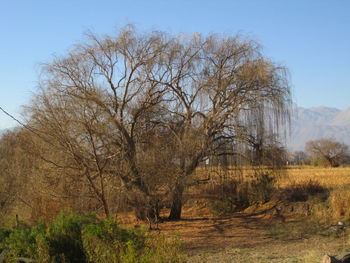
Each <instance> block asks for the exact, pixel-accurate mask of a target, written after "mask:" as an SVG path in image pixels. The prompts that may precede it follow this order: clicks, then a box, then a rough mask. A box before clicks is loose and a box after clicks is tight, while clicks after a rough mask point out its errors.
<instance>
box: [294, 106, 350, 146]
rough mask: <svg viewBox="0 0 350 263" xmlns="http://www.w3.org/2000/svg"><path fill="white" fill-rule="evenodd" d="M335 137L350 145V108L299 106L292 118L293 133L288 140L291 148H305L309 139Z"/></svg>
mask: <svg viewBox="0 0 350 263" xmlns="http://www.w3.org/2000/svg"><path fill="white" fill-rule="evenodd" d="M319 138H335V139H336V140H338V141H341V142H344V143H346V144H348V145H350V108H348V109H346V110H343V111H341V110H338V109H336V108H328V107H317V108H311V109H305V108H297V110H296V112H295V114H294V115H293V118H292V134H291V137H290V139H289V140H288V141H287V147H288V149H290V150H303V149H304V147H305V143H306V142H307V141H309V140H315V139H319Z"/></svg>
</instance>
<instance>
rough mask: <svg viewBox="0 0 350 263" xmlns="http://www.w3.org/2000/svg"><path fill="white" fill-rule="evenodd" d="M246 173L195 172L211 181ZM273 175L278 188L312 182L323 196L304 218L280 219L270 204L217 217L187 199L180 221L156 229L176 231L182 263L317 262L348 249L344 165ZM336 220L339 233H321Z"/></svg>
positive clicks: (347, 170)
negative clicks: (323, 190) (185, 260)
mask: <svg viewBox="0 0 350 263" xmlns="http://www.w3.org/2000/svg"><path fill="white" fill-rule="evenodd" d="M252 174H254V171H252V170H251V169H245V170H244V169H243V170H242V169H240V170H233V169H229V170H228V171H226V172H225V171H223V170H220V169H216V168H199V169H198V170H197V175H198V176H199V177H200V178H209V179H210V180H209V182H210V183H212V184H219V183H220V182H221V183H222V182H223V181H225V180H228V181H229V180H230V179H233V178H237V177H241V178H243V180H251V179H252V178H253V177H252ZM276 179H277V180H276V184H275V186H276V187H277V188H279V189H284V188H288V187H292V186H295V185H299V186H303V185H307V184H308V183H309V182H310V181H312V182H313V183H314V184H316V185H320V186H322V187H324V188H326V189H329V198H328V199H327V200H326V201H325V202H324V203H322V204H314V205H315V207H316V209H314V210H315V212H313V214H312V215H311V216H309V217H305V216H300V215H299V216H298V215H294V214H293V213H290V214H284V218H283V220H281V218H280V217H279V216H278V215H276V212H275V211H274V210H273V209H269V206H270V207H273V206H274V204H273V203H268V204H266V205H264V206H261V207H258V208H257V210H255V211H254V210H251V209H247V210H246V211H245V212H239V213H234V214H233V215H232V216H228V217H221V218H220V217H215V216H213V215H212V214H210V212H209V209H208V207H206V206H205V205H204V204H203V203H201V202H196V204H197V206H193V203H191V202H187V204H186V205H185V207H184V213H183V219H182V220H180V221H178V222H165V223H162V224H160V232H161V233H166V234H167V233H171V232H177V233H178V234H179V236H180V238H181V239H182V242H183V247H184V249H185V252H186V254H187V255H188V256H189V258H188V262H217V263H221V262H261V263H262V262H275V263H282V262H286V263H287V262H304V263H318V262H321V258H322V257H323V256H324V255H325V254H330V255H335V254H340V253H343V252H348V251H350V238H349V233H350V231H348V229H347V226H348V225H349V228H350V220H349V219H350V191H349V189H350V167H338V168H319V167H312V166H290V167H288V168H287V169H285V170H284V171H283V172H282V173H281V174H280V175H278V176H276ZM313 202H315V201H313ZM316 202H317V201H316ZM198 204H199V205H198ZM317 217H320V218H317ZM322 218H324V219H326V220H323V225H319V224H318V222H319V221H318V219H322ZM338 220H342V221H344V222H345V225H346V227H345V231H344V232H342V233H341V234H339V235H338V234H334V233H332V232H327V231H328V227H329V225H330V224H336V223H337V222H338ZM320 221H322V220H320Z"/></svg>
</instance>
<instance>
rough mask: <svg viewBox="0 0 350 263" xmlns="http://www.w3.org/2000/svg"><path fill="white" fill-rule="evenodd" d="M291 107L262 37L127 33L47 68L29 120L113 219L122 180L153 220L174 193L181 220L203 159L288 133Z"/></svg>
mask: <svg viewBox="0 0 350 263" xmlns="http://www.w3.org/2000/svg"><path fill="white" fill-rule="evenodd" d="M290 106H291V95H290V88H289V83H288V78H287V74H286V69H285V68H284V67H282V66H279V65H277V64H275V63H273V62H272V61H271V60H269V59H267V58H265V57H264V56H263V55H262V54H261V50H260V46H259V45H258V44H257V43H256V42H254V41H250V40H247V39H244V38H242V37H240V36H234V37H219V36H216V35H210V36H208V37H205V38H204V37H201V36H200V35H198V34H194V35H191V36H186V35H179V36H171V35H169V34H167V33H162V32H146V33H138V32H136V31H135V30H134V29H133V28H132V27H125V28H124V29H122V30H121V31H120V32H119V33H118V35H117V36H116V37H111V36H104V37H97V36H95V35H93V34H90V35H89V37H88V41H87V42H86V43H82V44H80V45H77V46H76V47H75V48H74V49H72V50H71V51H70V52H69V54H68V55H66V56H64V57H58V58H55V59H54V60H53V61H52V62H51V63H49V64H47V65H45V66H44V67H43V74H42V79H41V82H40V89H39V91H38V93H37V94H36V97H35V99H34V100H33V103H32V104H31V105H30V107H29V109H30V115H29V124H30V126H31V127H34V128H35V129H36V131H37V132H40V133H41V136H42V137H43V138H45V141H47V142H49V143H50V144H51V145H53V146H54V148H55V149H56V150H57V151H61V152H62V153H64V154H65V156H66V159H65V162H64V163H53V165H55V166H57V167H62V166H65V167H67V170H69V173H70V175H71V176H76V177H77V178H85V179H86V182H88V184H89V186H90V188H91V191H92V192H93V193H94V194H95V196H96V198H97V199H98V200H99V202H100V203H101V205H102V206H103V208H104V212H105V214H106V215H108V214H109V213H110V212H109V211H110V205H111V204H110V203H109V202H108V194H107V193H106V191H107V189H109V184H111V183H113V182H114V181H115V180H117V179H118V180H119V181H120V182H121V184H122V185H123V187H124V188H125V190H126V191H127V192H129V193H133V194H132V195H131V194H130V199H134V203H133V204H134V205H135V207H142V208H144V210H145V212H144V213H145V217H152V216H154V213H157V212H154V211H155V209H154V207H155V205H156V203H157V201H156V200H155V197H154V196H155V193H156V192H159V191H160V190H161V191H165V189H167V190H168V192H169V196H170V198H171V203H172V205H171V212H170V215H169V218H170V219H179V218H180V217H181V208H182V195H183V192H184V190H185V189H186V186H187V185H188V181H189V178H190V176H191V175H192V174H193V172H194V170H195V169H196V167H198V165H199V164H200V162H202V161H203V160H204V159H205V158H207V157H208V156H210V155H214V154H217V153H218V150H219V149H222V148H223V147H222V146H223V145H225V144H230V145H235V147H231V148H230V149H231V154H239V149H241V148H242V147H240V145H246V144H248V143H249V141H251V140H252V137H253V138H254V137H258V136H259V135H261V134H263V133H267V132H269V133H278V132H279V127H285V125H286V124H288V120H289V109H290ZM53 146H52V147H53ZM157 154H158V155H159V156H158V158H157ZM132 196H133V197H132ZM135 196H137V197H135ZM152 211H153V212H152Z"/></svg>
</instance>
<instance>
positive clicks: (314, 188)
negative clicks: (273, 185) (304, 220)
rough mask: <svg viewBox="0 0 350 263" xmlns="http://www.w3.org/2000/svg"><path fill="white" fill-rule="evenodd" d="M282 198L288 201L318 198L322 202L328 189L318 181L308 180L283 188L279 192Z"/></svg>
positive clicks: (325, 198) (326, 195)
mask: <svg viewBox="0 0 350 263" xmlns="http://www.w3.org/2000/svg"><path fill="white" fill-rule="evenodd" d="M280 195H281V198H282V199H286V200H287V201H289V202H306V201H308V200H309V199H310V198H318V199H319V200H320V201H322V202H324V201H326V200H327V198H328V196H329V190H328V189H327V188H326V187H324V186H321V185H320V183H319V182H317V181H314V180H309V181H307V182H303V183H298V184H296V183H294V184H292V185H291V186H289V187H288V188H285V189H283V190H282V192H281V193H280Z"/></svg>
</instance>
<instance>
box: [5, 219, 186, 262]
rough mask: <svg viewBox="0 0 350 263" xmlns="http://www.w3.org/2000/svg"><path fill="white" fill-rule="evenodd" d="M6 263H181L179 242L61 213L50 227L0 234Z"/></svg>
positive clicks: (42, 226)
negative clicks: (20, 261) (24, 262)
mask: <svg viewBox="0 0 350 263" xmlns="http://www.w3.org/2000/svg"><path fill="white" fill-rule="evenodd" d="M0 236H1V237H2V240H0V241H1V248H2V249H6V250H7V255H6V262H12V261H13V260H14V259H15V258H18V257H26V258H30V259H32V260H35V262H82V263H84V262H99V263H107V262H129V263H132V262H144V263H147V262H174V263H175V262H182V261H183V258H182V254H181V251H180V244H179V241H178V239H176V238H175V239H172V240H169V239H165V237H163V236H161V235H158V236H155V237H152V236H151V235H150V233H149V232H147V231H146V230H145V229H143V228H140V229H133V228H130V229H124V228H122V227H121V226H120V225H119V224H117V223H116V221H115V220H113V219H111V218H109V219H106V220H97V219H96V218H95V217H94V216H91V215H84V216H81V215H77V214H67V213H64V212H63V213H61V214H60V215H59V216H58V217H57V218H56V219H55V220H53V221H52V222H51V223H50V224H48V225H46V224H45V223H44V221H40V222H39V223H38V224H37V225H36V226H35V227H32V228H29V227H25V228H22V229H14V230H8V231H0Z"/></svg>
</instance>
